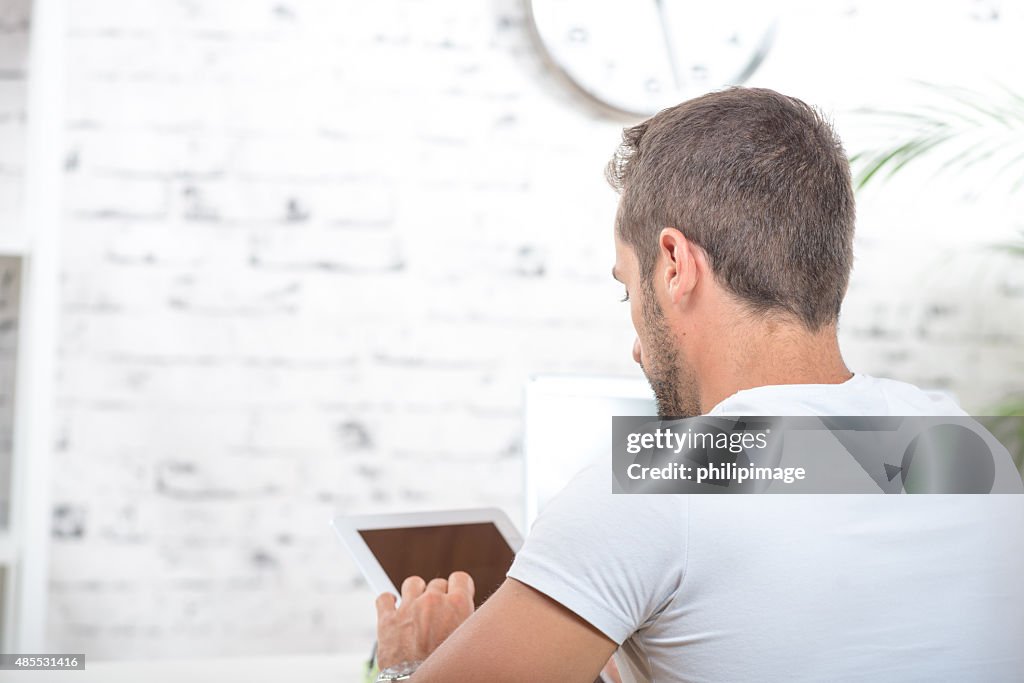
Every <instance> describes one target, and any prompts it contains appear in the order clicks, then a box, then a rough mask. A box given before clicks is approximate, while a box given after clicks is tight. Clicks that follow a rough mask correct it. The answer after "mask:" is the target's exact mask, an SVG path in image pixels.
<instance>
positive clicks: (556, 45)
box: [530, 0, 775, 117]
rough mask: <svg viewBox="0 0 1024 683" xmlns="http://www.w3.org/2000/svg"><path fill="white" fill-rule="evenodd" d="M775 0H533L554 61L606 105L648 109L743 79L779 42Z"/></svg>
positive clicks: (642, 112) (639, 111) (636, 111)
mask: <svg viewBox="0 0 1024 683" xmlns="http://www.w3.org/2000/svg"><path fill="white" fill-rule="evenodd" d="M770 4H771V3H768V2H763V1H761V2H751V1H750V0H705V1H704V2H693V1H692V0H532V1H531V3H530V9H531V12H532V20H533V24H534V29H535V31H536V33H537V37H538V39H539V40H540V43H541V45H542V46H543V48H544V50H545V51H546V52H547V56H548V57H549V59H550V61H551V62H552V63H553V64H554V66H555V67H557V68H558V69H559V70H560V71H561V72H563V74H564V75H565V76H567V77H568V78H569V80H570V81H571V82H572V83H573V84H574V85H575V86H576V88H578V89H579V90H580V91H582V92H583V93H584V94H585V95H587V96H588V97H590V98H591V99H593V100H596V101H597V102H598V103H600V104H601V105H603V106H605V107H608V108H611V109H613V110H615V111H617V112H621V113H624V114H628V115H632V116H640V117H646V116H650V115H652V114H655V113H657V112H658V111H660V110H662V109H664V108H665V107H669V106H672V105H674V104H678V103H679V102H682V101H683V100H687V99H690V98H692V97H696V96H697V95H702V94H704V93H706V92H708V91H710V90H716V89H718V88H722V87H725V86H727V85H738V84H740V83H742V82H743V81H745V80H746V79H747V78H748V77H749V76H750V75H751V74H752V73H753V72H754V71H755V70H756V69H757V67H758V65H759V64H760V63H761V61H762V60H763V59H764V58H765V55H767V53H768V50H769V49H770V47H771V43H772V37H773V36H774V32H775V18H774V15H772V14H771V13H770V10H769V8H767V7H766V5H770Z"/></svg>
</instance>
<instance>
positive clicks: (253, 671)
mask: <svg viewBox="0 0 1024 683" xmlns="http://www.w3.org/2000/svg"><path fill="white" fill-rule="evenodd" d="M368 655H369V653H368V652H363V653H359V654H340V655H292V656H284V657H217V658H212V659H153V660H143V661H92V660H90V659H88V657H86V661H85V670H84V671H0V681H2V682H3V683H172V682H173V683H229V682H230V681H245V682H246V683H282V682H283V681H302V683H362V681H363V676H364V672H365V671H366V668H365V667H366V660H367V657H368Z"/></svg>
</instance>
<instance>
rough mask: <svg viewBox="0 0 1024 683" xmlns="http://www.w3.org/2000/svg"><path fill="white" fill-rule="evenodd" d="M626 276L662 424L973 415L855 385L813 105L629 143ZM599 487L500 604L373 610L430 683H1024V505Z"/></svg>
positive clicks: (755, 95) (759, 93) (390, 599)
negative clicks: (846, 353)
mask: <svg viewBox="0 0 1024 683" xmlns="http://www.w3.org/2000/svg"><path fill="white" fill-rule="evenodd" d="M608 176H609V179H610V181H611V182H612V184H613V185H614V186H615V187H616V189H617V190H619V192H620V193H621V201H620V204H619V209H618V214H617V218H616V230H615V246H616V262H615V267H614V269H613V275H614V277H615V278H616V279H617V280H619V281H620V282H621V283H622V284H623V285H624V287H625V292H626V298H627V299H628V300H629V301H630V310H631V314H632V321H633V325H634V327H635V328H636V333H637V339H636V342H635V343H634V347H633V358H634V359H635V360H636V361H637V362H638V363H639V364H640V365H641V367H642V368H643V371H644V373H645V375H646V376H647V378H648V380H649V381H650V383H651V386H652V388H653V389H654V392H655V396H656V398H657V401H658V406H659V413H660V414H661V415H663V416H693V415H700V414H718V415H730V414H731V415H801V414H803V415H808V414H809V415H814V414H826V415H828V414H831V415H949V414H952V415H963V412H962V411H961V410H960V409H959V408H958V407H957V406H956V405H955V404H954V403H953V402H952V401H951V400H949V399H948V398H945V397H943V396H941V395H938V394H932V393H928V392H924V391H921V390H919V389H917V388H916V387H913V386H911V385H908V384H904V383H901V382H895V381H891V380H884V379H876V378H873V377H869V376H866V375H861V374H854V373H851V372H850V370H849V369H848V368H847V366H846V364H845V363H844V361H843V358H842V356H841V354H840V351H839V345H838V342H837V337H836V324H837V319H838V316H839V310H840V305H841V303H842V300H843V296H844V294H845V292H846V287H847V282H848V278H849V273H850V268H851V264H852V258H853V256H852V242H853V231H854V198H853V191H852V188H851V182H850V172H849V166H848V163H847V160H846V157H845V155H844V153H843V150H842V148H841V146H840V143H839V141H838V140H837V138H836V137H835V135H834V133H833V132H832V130H831V129H830V127H829V126H828V124H827V123H826V122H825V121H823V120H822V119H821V117H820V116H819V115H818V114H817V113H816V112H815V111H814V110H813V109H811V108H810V107H808V106H807V105H806V104H804V103H803V102H800V101H799V100H796V99H793V98H790V97H785V96H783V95H780V94H778V93H775V92H773V91H770V90H761V89H743V88H735V89H731V90H727V91H724V92H718V93H712V94H709V95H705V96H703V97H699V98H697V99H694V100H691V101H688V102H684V103H682V104H680V105H678V106H676V107H673V108H671V109H666V110H665V111H662V112H661V113H659V114H658V115H657V116H654V117H653V118H651V119H649V120H648V121H646V122H644V123H642V124H640V125H638V126H636V127H634V128H630V129H627V130H626V131H625V133H624V136H623V143H622V146H621V147H620V149H619V150H618V152H617V154H616V156H615V158H614V159H613V160H612V162H611V163H610V164H609V169H608ZM610 477H611V472H610V470H609V469H608V467H607V465H606V464H604V465H601V466H597V467H592V468H589V469H588V470H584V472H582V473H581V474H580V475H578V476H577V477H576V478H575V479H574V480H573V481H572V482H571V483H570V484H569V486H568V487H567V488H566V489H565V491H563V492H562V493H561V494H560V495H559V496H558V497H557V498H556V499H555V500H554V501H552V502H551V503H550V505H549V506H548V507H547V508H546V509H545V511H544V512H543V513H542V514H541V516H540V518H539V519H538V520H537V522H536V524H535V525H534V527H533V529H532V530H531V533H530V535H529V537H528V538H527V540H526V543H525V545H524V547H523V548H522V550H521V552H520V553H519V554H518V556H517V557H516V560H515V562H514V564H513V565H512V568H511V569H510V571H509V572H508V578H507V580H506V581H505V583H504V584H503V585H502V586H501V587H500V588H499V589H498V590H497V591H496V592H495V593H494V595H492V596H491V597H490V598H489V599H488V600H487V602H486V603H484V605H483V606H482V607H481V608H480V609H479V610H478V611H476V612H475V613H472V600H471V596H472V594H473V585H472V579H471V577H469V576H468V575H466V574H464V573H461V572H456V573H455V574H453V575H452V576H451V577H449V578H448V579H433V580H432V581H430V582H429V583H425V582H424V581H423V579H421V578H419V577H410V578H409V579H407V580H406V581H405V582H404V583H403V585H402V588H401V592H402V604H401V606H400V607H399V608H397V609H396V607H395V605H396V600H395V596H393V595H390V594H383V595H381V596H380V597H379V598H378V599H377V610H378V635H379V648H380V649H379V662H380V665H381V667H382V668H385V667H391V666H398V665H401V664H402V663H403V661H409V662H412V663H411V664H409V666H408V668H410V669H411V668H414V667H416V666H417V665H416V663H415V662H418V661H419V660H425V661H423V662H422V664H419V665H418V668H417V670H416V673H415V674H414V675H413V677H412V680H413V681H422V682H423V683H426V682H429V681H445V682H448V681H477V680H482V681H517V682H518V681H529V682H535V681H580V682H581V683H582V682H588V683H589V682H591V681H593V680H594V679H595V677H596V676H597V675H598V673H599V672H600V671H601V668H602V666H603V665H604V663H605V662H606V661H607V660H608V658H609V656H610V655H612V653H614V652H616V651H618V654H617V657H616V659H617V660H618V662H619V668H620V670H622V674H623V677H624V678H625V679H626V680H651V681H684V680H685V681H697V680H699V681H776V680H786V681H790V680H808V681H841V680H872V681H880V680H881V681H891V680H929V681H935V680H950V681H963V680H993V681H995V680H1020V678H1019V677H1020V676H1022V675H1024V655H1022V652H1024V617H1022V616H1021V614H1022V609H1024V581H1022V578H1021V577H1024V497H1021V496H994V495H993V496H942V495H931V496H919V497H911V496H884V495H847V496H841V495H834V496H817V495H793V496H785V495H783V496H756V495H746V496H707V495H705V496H699V495H692V496H686V495H612V494H611V493H610V489H611V483H610Z"/></svg>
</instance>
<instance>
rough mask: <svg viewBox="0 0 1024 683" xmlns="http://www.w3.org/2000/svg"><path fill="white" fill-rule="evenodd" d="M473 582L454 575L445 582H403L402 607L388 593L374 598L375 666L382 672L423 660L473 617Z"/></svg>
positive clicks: (463, 575) (463, 574)
mask: <svg viewBox="0 0 1024 683" xmlns="http://www.w3.org/2000/svg"><path fill="white" fill-rule="evenodd" d="M474 591H475V588H474V586H473V579H472V577H470V575H469V574H467V573H466V572H453V573H452V575H451V576H449V577H448V578H447V579H432V580H431V581H430V583H426V582H424V580H423V579H421V578H420V577H418V576H410V577H409V578H407V579H406V580H405V581H403V582H402V604H401V605H400V606H399V607H398V608H397V609H396V608H395V602H396V600H397V598H396V597H395V596H394V595H392V594H391V593H381V594H380V595H378V596H377V663H378V665H379V666H380V668H381V669H385V668H387V667H389V666H395V665H396V664H400V663H402V662H404V661H413V660H424V659H426V658H427V657H428V656H430V653H431V652H433V651H434V650H436V649H437V646H438V645H440V644H441V643H442V642H444V639H445V638H447V637H448V636H450V635H451V634H452V631H454V630H455V629H456V628H458V626H459V624H461V623H462V622H464V621H465V620H466V619H468V618H469V616H470V615H471V614H473V593H474Z"/></svg>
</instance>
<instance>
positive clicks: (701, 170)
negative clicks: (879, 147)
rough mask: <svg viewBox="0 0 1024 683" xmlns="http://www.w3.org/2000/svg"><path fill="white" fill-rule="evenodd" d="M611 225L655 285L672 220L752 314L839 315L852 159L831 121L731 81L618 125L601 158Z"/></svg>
mask: <svg viewBox="0 0 1024 683" xmlns="http://www.w3.org/2000/svg"><path fill="white" fill-rule="evenodd" d="M606 176H607V178H608V182H609V183H610V184H611V185H612V187H614V188H615V189H616V191H618V192H619V193H620V194H621V200H620V202H619V209H618V214H617V216H616V221H615V222H616V231H617V233H618V235H619V237H620V238H621V239H622V240H623V241H625V242H626V243H627V244H629V245H630V246H631V247H633V249H634V250H635V251H636V254H637V258H638V260H639V263H640V272H641V275H642V276H643V278H644V282H645V286H646V287H647V288H648V291H649V288H650V287H651V280H652V277H653V274H654V266H655V261H656V259H657V254H658V244H657V237H658V234H659V233H660V232H661V230H662V228H665V227H675V228H678V229H679V230H680V231H681V232H682V233H683V234H684V235H685V236H686V237H687V239H689V240H690V241H692V242H694V243H695V244H697V245H698V246H699V247H700V248H701V249H702V250H703V251H704V252H705V253H706V254H707V257H708V262H709V264H710V266H711V270H712V272H713V274H714V276H715V278H716V280H717V281H718V282H720V283H721V284H722V285H723V286H724V287H725V288H726V289H727V290H728V291H731V292H732V293H733V294H735V295H736V296H737V297H738V298H739V300H740V301H741V302H742V303H743V304H745V305H746V306H747V307H748V309H749V310H750V311H751V312H753V313H757V314H772V313H778V312H785V313H788V314H792V315H793V316H795V317H796V318H797V319H799V320H800V321H802V322H803V324H804V325H805V326H806V327H807V328H809V329H810V330H812V331H816V330H818V329H820V328H821V327H822V326H823V325H827V324H831V323H835V322H836V321H837V320H838V318H839V310H840V307H841V306H842V301H843V297H844V296H845V294H846V287H847V284H848V282H849V277H850V269H851V268H852V265H853V230H854V218H855V208H854V197H853V186H852V183H851V180H850V165H849V161H848V160H847V158H846V154H845V152H844V151H843V147H842V143H841V142H840V141H839V138H838V137H837V136H836V134H835V132H834V131H833V130H832V127H831V125H830V124H829V123H828V121H827V120H826V119H825V118H824V117H823V115H822V114H820V113H819V112H818V111H816V110H815V109H814V108H812V107H810V106H808V105H807V104H805V103H804V102H801V101H800V100H798V99H796V98H793V97H787V96H785V95H781V94H779V93H777V92H775V91H773V90H767V89H763V88H738V87H737V88H730V89H728V90H723V91H720V92H713V93H709V94H707V95H703V96H702V97H698V98H695V99H692V100H688V101H686V102H683V103H682V104H679V105H676V106H674V107H670V108H668V109H664V110H662V111H661V112H659V113H658V114H656V115H655V116H653V117H651V118H649V119H648V120H646V121H644V122H643V123H641V124H639V125H637V126H633V127H631V128H626V129H624V130H623V134H622V144H621V145H620V146H619V148H618V150H617V151H616V153H615V156H614V157H613V158H612V160H611V161H610V162H609V163H608V167H607V169H606Z"/></svg>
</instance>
